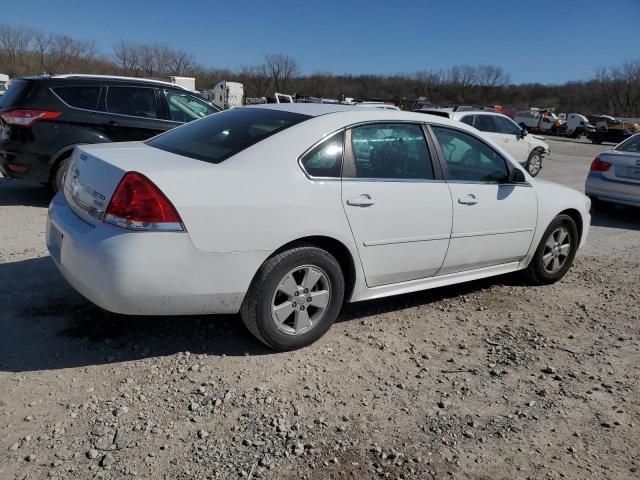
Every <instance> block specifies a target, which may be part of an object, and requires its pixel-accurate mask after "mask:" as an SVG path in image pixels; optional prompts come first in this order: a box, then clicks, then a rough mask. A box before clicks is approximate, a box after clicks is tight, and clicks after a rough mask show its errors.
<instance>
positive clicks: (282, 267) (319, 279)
mask: <svg viewBox="0 0 640 480" xmlns="http://www.w3.org/2000/svg"><path fill="white" fill-rule="evenodd" d="M344 289H345V287H344V277H343V275H342V269H341V268H340V264H339V263H338V261H337V260H336V259H335V258H334V257H333V255H331V254H330V253H329V252H327V251H325V250H322V249H320V248H317V247H314V246H310V245H309V246H307V245H305V246H300V247H296V248H292V249H291V250H286V251H284V252H282V253H280V254H278V255H275V256H273V257H271V258H269V259H268V260H267V261H266V262H265V263H264V264H263V265H262V267H261V268H260V270H259V271H258V273H257V275H256V277H255V278H254V280H253V282H252V283H251V286H250V287H249V291H248V292H247V295H246V297H245V300H244V302H243V304H242V308H241V310H240V315H241V316H242V320H243V322H244V324H245V325H246V326H247V328H248V329H249V331H250V332H251V333H252V334H253V335H254V336H255V337H256V338H258V339H259V340H260V341H262V342H263V343H265V344H266V345H267V346H269V347H271V348H273V349H275V350H293V349H296V348H300V347H304V346H306V345H309V344H311V343H313V342H315V341H316V340H317V339H319V338H320V337H321V336H322V335H324V334H325V333H326V332H327V330H329V328H330V327H331V325H333V322H334V321H335V320H336V318H337V317H338V314H339V313H340V309H341V308H342V300H343V298H344Z"/></svg>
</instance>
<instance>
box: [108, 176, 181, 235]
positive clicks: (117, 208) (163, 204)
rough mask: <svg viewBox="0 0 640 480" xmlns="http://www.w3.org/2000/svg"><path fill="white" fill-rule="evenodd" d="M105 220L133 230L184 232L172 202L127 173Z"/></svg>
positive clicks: (147, 180)
mask: <svg viewBox="0 0 640 480" xmlns="http://www.w3.org/2000/svg"><path fill="white" fill-rule="evenodd" d="M104 220H105V222H108V223H112V224H113V225H117V226H119V227H123V228H128V229H130V230H145V231H164V232H167V231H170V232H182V231H184V226H183V225H182V219H181V218H180V215H178V212H177V211H176V209H175V207H174V206H173V205H172V204H171V202H170V201H169V199H168V198H167V197H165V195H164V194H163V193H162V192H161V191H160V189H159V188H158V187H156V186H155V184H154V183H153V182H152V181H151V180H149V179H148V178H147V177H145V176H144V175H142V174H141V173H138V172H127V173H126V174H125V176H124V177H123V178H122V180H120V183H119V184H118V186H117V187H116V190H115V192H114V193H113V196H112V197H111V201H110V202H109V206H108V207H107V212H106V214H105V218H104Z"/></svg>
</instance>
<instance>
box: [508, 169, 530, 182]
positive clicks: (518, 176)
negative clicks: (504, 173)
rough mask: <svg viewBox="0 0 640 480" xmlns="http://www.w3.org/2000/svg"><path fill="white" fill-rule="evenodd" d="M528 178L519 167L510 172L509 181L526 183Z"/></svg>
mask: <svg viewBox="0 0 640 480" xmlns="http://www.w3.org/2000/svg"><path fill="white" fill-rule="evenodd" d="M526 181H527V179H526V178H525V176H524V173H523V172H522V170H520V169H519V168H514V169H513V170H511V173H510V174H509V183H525V182H526Z"/></svg>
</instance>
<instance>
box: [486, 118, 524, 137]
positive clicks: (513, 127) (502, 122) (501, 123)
mask: <svg viewBox="0 0 640 480" xmlns="http://www.w3.org/2000/svg"><path fill="white" fill-rule="evenodd" d="M493 119H494V121H495V122H496V126H497V127H498V130H499V131H500V133H504V134H505V135H520V134H521V133H522V129H521V128H520V127H519V126H518V125H517V124H515V123H514V122H512V121H511V120H509V119H508V118H505V117H499V116H497V115H496V116H494V117H493Z"/></svg>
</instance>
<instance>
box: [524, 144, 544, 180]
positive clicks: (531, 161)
mask: <svg viewBox="0 0 640 480" xmlns="http://www.w3.org/2000/svg"><path fill="white" fill-rule="evenodd" d="M524 168H526V170H527V172H529V175H531V176H532V177H535V176H536V175H538V174H539V173H540V170H542V153H541V152H540V150H534V151H533V152H531V153H530V154H529V158H528V159H527V163H526V164H525V166H524Z"/></svg>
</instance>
